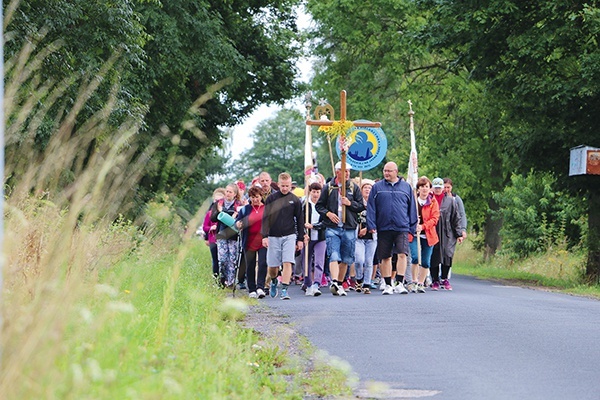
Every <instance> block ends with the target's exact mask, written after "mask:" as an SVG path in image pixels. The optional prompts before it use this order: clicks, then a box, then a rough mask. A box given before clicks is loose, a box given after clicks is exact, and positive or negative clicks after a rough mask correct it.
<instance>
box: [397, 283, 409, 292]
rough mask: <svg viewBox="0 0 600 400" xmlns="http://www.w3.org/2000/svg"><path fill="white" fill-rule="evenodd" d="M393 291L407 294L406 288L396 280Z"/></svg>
mask: <svg viewBox="0 0 600 400" xmlns="http://www.w3.org/2000/svg"><path fill="white" fill-rule="evenodd" d="M394 293H398V294H408V290H406V288H405V287H404V284H403V283H402V282H397V284H396V286H395V287H394Z"/></svg>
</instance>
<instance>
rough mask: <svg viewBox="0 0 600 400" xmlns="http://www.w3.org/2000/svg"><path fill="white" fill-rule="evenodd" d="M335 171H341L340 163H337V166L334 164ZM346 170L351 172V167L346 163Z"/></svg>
mask: <svg viewBox="0 0 600 400" xmlns="http://www.w3.org/2000/svg"><path fill="white" fill-rule="evenodd" d="M335 169H336V170H338V169H342V162H341V161H338V162H337V164H335ZM346 170H347V171H351V170H352V167H351V166H350V164H348V163H346Z"/></svg>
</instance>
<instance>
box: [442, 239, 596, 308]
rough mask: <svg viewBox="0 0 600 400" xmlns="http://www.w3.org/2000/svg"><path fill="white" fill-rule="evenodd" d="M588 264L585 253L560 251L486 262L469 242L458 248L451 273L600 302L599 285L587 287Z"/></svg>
mask: <svg viewBox="0 0 600 400" xmlns="http://www.w3.org/2000/svg"><path fill="white" fill-rule="evenodd" d="M585 261H586V260H585V255H584V253H583V251H579V250H578V251H566V250H565V249H563V248H560V247H559V248H553V249H550V250H549V251H547V252H546V253H545V254H540V255H536V256H532V257H529V258H527V259H524V260H516V261H515V260H511V259H510V258H509V257H507V256H502V255H498V256H495V257H494V258H493V259H492V260H491V261H489V262H484V261H483V259H482V255H481V253H479V252H477V251H476V250H474V249H473V246H472V244H471V242H470V241H469V240H467V241H466V242H464V243H463V244H461V245H458V246H457V249H456V254H455V257H454V260H453V267H452V269H453V271H454V272H455V273H457V274H463V275H471V276H476V277H478V278H482V279H491V280H504V281H509V282H510V283H511V284H521V285H524V286H534V287H543V288H546V289H550V290H559V291H562V292H565V293H571V294H576V295H581V296H588V297H595V298H600V285H595V286H594V285H589V284H586V283H585V280H584V272H585Z"/></svg>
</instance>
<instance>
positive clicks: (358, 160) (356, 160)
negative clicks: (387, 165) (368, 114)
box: [335, 120, 387, 171]
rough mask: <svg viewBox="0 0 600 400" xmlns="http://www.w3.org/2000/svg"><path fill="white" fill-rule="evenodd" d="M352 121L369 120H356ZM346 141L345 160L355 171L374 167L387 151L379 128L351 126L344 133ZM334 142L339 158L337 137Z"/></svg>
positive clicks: (381, 130)
mask: <svg viewBox="0 0 600 400" xmlns="http://www.w3.org/2000/svg"><path fill="white" fill-rule="evenodd" d="M354 122H359V123H360V122H370V121H366V120H358V121H354ZM346 141H347V142H348V146H349V147H348V152H347V153H346V162H347V163H348V164H350V166H351V167H352V169H353V170H356V171H368V170H370V169H373V168H375V167H376V166H377V165H378V164H379V163H380V162H381V161H382V160H383V159H384V158H385V154H386V153H387V138H386V137H385V133H384V132H383V129H381V128H372V127H366V126H365V127H359V126H353V127H352V128H350V129H349V130H348V133H346ZM336 144H337V145H336V146H335V148H336V150H337V155H338V158H341V156H342V154H341V149H340V139H339V137H338V139H337V143H336Z"/></svg>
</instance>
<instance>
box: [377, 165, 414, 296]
mask: <svg viewBox="0 0 600 400" xmlns="http://www.w3.org/2000/svg"><path fill="white" fill-rule="evenodd" d="M383 177H384V179H382V180H380V181H379V182H377V183H375V185H373V188H372V189H371V193H370V194H369V200H368V203H367V229H368V230H369V231H370V232H377V258H378V259H379V260H380V269H381V275H382V276H383V278H384V279H385V283H386V287H385V290H384V291H383V294H392V293H394V292H395V293H399V294H406V293H408V291H407V290H406V288H405V287H404V283H403V280H404V273H405V272H406V256H407V255H408V251H409V248H408V234H409V233H410V234H412V235H415V234H416V228H417V222H418V216H417V208H416V203H415V197H414V193H413V189H412V187H411V186H410V184H408V183H407V182H406V181H405V180H404V178H402V177H398V166H397V165H396V163H394V162H388V163H387V164H385V166H384V167H383ZM392 252H394V253H397V254H398V264H397V268H398V270H397V271H396V286H395V287H392Z"/></svg>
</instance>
